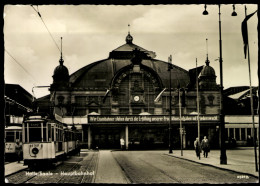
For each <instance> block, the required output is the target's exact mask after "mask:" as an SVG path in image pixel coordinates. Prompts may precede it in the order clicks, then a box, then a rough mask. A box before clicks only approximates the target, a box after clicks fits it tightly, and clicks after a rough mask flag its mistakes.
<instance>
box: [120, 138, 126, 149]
mask: <svg viewBox="0 0 260 186" xmlns="http://www.w3.org/2000/svg"><path fill="white" fill-rule="evenodd" d="M120 145H121V150H123V148H124V145H125V140H124V139H123V138H121V139H120Z"/></svg>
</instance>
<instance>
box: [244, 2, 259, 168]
mask: <svg viewBox="0 0 260 186" xmlns="http://www.w3.org/2000/svg"><path fill="white" fill-rule="evenodd" d="M246 16H247V13H246V6H245V17H246ZM247 33H248V31H247ZM247 42H248V44H247V48H248V49H247V53H248V72H249V86H250V103H251V115H252V124H253V143H254V153H255V170H256V172H258V165H257V152H256V137H257V136H256V135H255V119H254V105H253V104H254V102H253V96H252V86H251V67H250V53H249V41H248V39H247Z"/></svg>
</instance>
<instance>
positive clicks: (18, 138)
mask: <svg viewBox="0 0 260 186" xmlns="http://www.w3.org/2000/svg"><path fill="white" fill-rule="evenodd" d="M19 133H20V132H19V131H16V133H15V136H16V137H15V139H16V140H18V141H20V136H19Z"/></svg>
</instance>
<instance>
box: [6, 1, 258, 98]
mask: <svg viewBox="0 0 260 186" xmlns="http://www.w3.org/2000/svg"><path fill="white" fill-rule="evenodd" d="M246 7H247V15H249V14H251V13H253V12H255V11H256V10H257V5H256V4H248V5H246ZM235 10H236V12H237V14H238V15H237V16H236V17H232V16H231V13H232V12H233V6H232V4H225V5H221V33H222V34H221V36H222V58H223V85H224V89H226V88H229V87H233V86H249V73H248V59H245V57H244V52H243V39H242V34H241V23H242V21H243V20H244V18H245V4H236V6H235ZM37 11H38V12H39V13H40V15H41V18H42V19H41V18H40V17H39V15H38V13H37ZM203 11H204V4H197V5H127V6H126V5H124V6H120V5H40V6H38V7H37V6H30V5H5V6H4V14H3V17H4V28H3V29H4V47H5V50H6V51H5V53H4V68H5V69H4V78H5V83H11V84H19V85H20V86H22V87H23V88H24V89H25V90H27V91H28V92H29V93H31V94H33V93H32V88H33V87H34V86H50V84H52V82H53V78H52V76H53V71H54V69H55V67H56V66H58V65H59V59H60V56H61V54H60V48H61V39H60V38H61V37H62V38H63V39H62V53H63V57H64V65H65V66H66V67H67V68H68V70H69V74H72V73H73V72H75V71H77V70H79V69H80V68H82V67H84V66H86V65H88V64H91V63H93V62H95V61H99V60H102V59H106V58H108V56H109V52H111V51H112V50H114V49H116V48H117V47H119V46H121V45H123V44H125V38H126V36H127V34H128V31H130V34H131V35H132V37H133V43H134V44H136V45H138V46H140V47H142V48H145V49H147V50H149V51H154V52H155V53H156V59H159V60H163V61H167V60H168V57H169V56H170V55H172V62H173V64H175V65H177V66H179V67H181V68H183V69H185V70H189V69H192V68H195V67H196V58H197V61H198V62H197V63H198V66H201V65H205V60H206V54H207V53H208V57H209V60H210V66H212V67H213V68H214V69H215V72H216V76H217V83H218V84H219V83H220V80H219V76H220V72H219V61H218V58H219V15H218V11H219V9H218V6H217V5H207V11H208V12H209V15H207V16H205V15H202V12H203ZM257 19H258V17H257V14H255V15H254V16H253V17H251V18H250V19H249V20H248V35H249V36H248V37H249V48H250V65H251V79H252V86H258V76H257V69H258V65H257V64H258V38H257V23H258V22H257ZM42 20H43V21H42ZM128 24H129V25H130V27H129V26H128ZM45 25H46V26H45ZM46 27H47V28H46ZM206 39H208V42H207V43H206ZM165 70H167V69H165ZM47 94H49V91H48V88H34V96H35V97H36V98H39V97H42V96H45V95H47Z"/></svg>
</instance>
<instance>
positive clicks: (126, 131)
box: [125, 125, 128, 150]
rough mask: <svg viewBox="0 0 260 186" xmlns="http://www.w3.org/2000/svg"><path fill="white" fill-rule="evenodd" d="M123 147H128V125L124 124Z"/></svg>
mask: <svg viewBox="0 0 260 186" xmlns="http://www.w3.org/2000/svg"><path fill="white" fill-rule="evenodd" d="M125 149H126V150H127V149H128V125H126V126H125Z"/></svg>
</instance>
